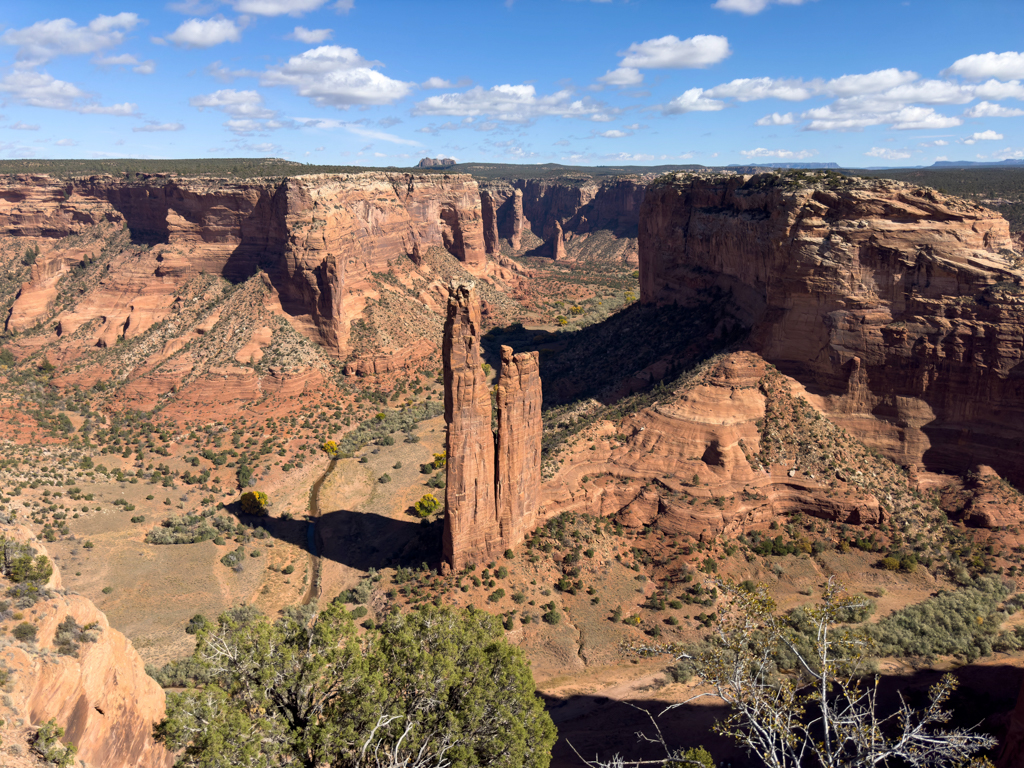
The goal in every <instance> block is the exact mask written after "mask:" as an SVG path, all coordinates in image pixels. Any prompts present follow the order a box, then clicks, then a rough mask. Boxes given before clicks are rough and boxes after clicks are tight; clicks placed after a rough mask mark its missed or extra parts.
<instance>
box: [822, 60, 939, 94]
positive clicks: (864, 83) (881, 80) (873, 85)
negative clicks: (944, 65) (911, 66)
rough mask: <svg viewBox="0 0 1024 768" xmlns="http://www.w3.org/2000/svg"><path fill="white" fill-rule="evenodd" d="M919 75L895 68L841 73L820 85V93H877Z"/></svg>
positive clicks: (911, 80) (910, 80) (915, 78)
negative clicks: (857, 73) (863, 72)
mask: <svg viewBox="0 0 1024 768" xmlns="http://www.w3.org/2000/svg"><path fill="white" fill-rule="evenodd" d="M918 77H919V75H918V74H917V73H916V72H910V71H900V70H898V69H896V68H894V67H893V68H890V69H879V70H876V71H874V72H868V73H866V74H863V75H843V76H842V77H836V78H834V79H832V80H829V81H828V82H826V83H825V84H824V86H822V89H821V91H822V93H827V94H829V95H830V96H863V95H864V94H868V93H879V92H881V91H887V90H889V89H890V88H898V87H899V86H901V85H906V84H907V83H912V82H914V81H915V80H917V79H918Z"/></svg>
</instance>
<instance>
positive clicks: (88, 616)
mask: <svg viewBox="0 0 1024 768" xmlns="http://www.w3.org/2000/svg"><path fill="white" fill-rule="evenodd" d="M2 534H3V535H4V536H6V537H7V539H9V540H10V539H13V540H17V541H29V539H30V534H29V533H28V531H26V530H24V529H17V528H11V527H7V526H4V527H3V530H2ZM31 546H32V547H33V548H34V549H36V550H37V551H38V552H39V553H45V549H44V548H43V547H42V546H40V545H39V544H38V543H36V542H32V543H31ZM0 584H3V585H5V586H10V582H8V581H6V580H4V579H2V578H0ZM46 591H47V594H48V595H49V597H45V598H44V599H41V600H39V601H38V602H36V603H35V604H34V605H32V606H31V607H28V608H24V609H19V608H18V607H17V606H15V607H13V608H12V609H10V610H7V611H6V612H5V613H3V614H0V619H2V620H4V621H5V622H6V623H7V624H9V625H10V626H13V625H15V624H19V623H21V621H22V620H23V621H26V622H28V623H30V624H32V625H34V626H35V628H36V635H35V639H34V640H27V641H22V642H18V641H9V640H8V641H5V645H4V646H3V647H2V648H0V664H2V665H3V666H4V667H5V668H6V669H7V670H8V672H9V681H8V684H7V686H6V687H5V689H4V690H5V695H4V696H3V707H2V708H0V713H2V714H0V716H2V717H3V720H4V724H3V726H2V727H0V735H2V738H3V746H2V747H0V754H2V757H0V764H3V765H5V766H9V767H10V768H21V766H26V767H27V766H35V765H40V764H42V763H40V762H38V760H37V757H36V756H34V755H33V751H32V748H31V743H32V742H33V741H34V736H35V732H36V730H37V728H38V726H40V725H42V724H43V723H46V722H48V721H49V720H51V719H54V720H56V723H57V725H59V726H61V727H62V728H64V730H65V736H64V737H63V739H62V741H63V743H64V744H74V745H75V746H76V747H77V748H78V754H77V758H76V763H75V765H82V766H83V767H84V768H169V766H170V765H171V764H172V763H173V762H174V758H173V755H171V753H169V752H168V751H167V750H165V749H164V748H163V747H162V746H160V745H159V744H156V743H155V742H154V741H153V737H152V730H153V725H154V724H155V723H157V722H158V721H160V720H161V719H162V718H163V716H164V692H163V689H161V688H160V686H159V685H157V683H156V682H155V681H154V680H153V679H151V678H150V677H148V676H147V675H146V673H145V670H144V665H143V662H142V659H141V658H140V657H139V655H138V653H136V651H135V649H134V648H133V647H132V644H131V642H130V641H129V640H128V639H127V638H126V637H125V636H124V635H122V634H121V633H120V632H118V631H117V630H116V629H113V628H112V627H111V626H110V624H109V623H108V622H107V618H106V616H104V615H103V613H102V612H100V611H99V610H98V609H97V608H96V606H95V605H93V603H92V602H91V601H89V600H87V599H86V598H84V597H81V596H79V595H74V594H69V593H67V592H64V590H63V589H62V588H61V582H60V573H59V571H57V570H56V568H55V569H54V575H53V576H52V577H51V579H50V582H49V583H48V584H47V590H46ZM15 613H21V614H22V619H21V620H19V619H18V617H17V616H16V615H15ZM69 626H71V627H74V628H75V629H68V627H69ZM9 628H10V627H8V629H9ZM69 636H71V640H72V643H73V644H72V645H69V644H68V639H69ZM5 637H6V635H5ZM76 646H77V647H76Z"/></svg>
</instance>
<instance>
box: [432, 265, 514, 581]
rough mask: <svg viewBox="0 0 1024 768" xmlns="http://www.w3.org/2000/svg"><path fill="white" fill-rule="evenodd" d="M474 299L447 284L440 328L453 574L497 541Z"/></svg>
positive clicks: (447, 537) (464, 288)
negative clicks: (445, 314) (445, 316)
mask: <svg viewBox="0 0 1024 768" xmlns="http://www.w3.org/2000/svg"><path fill="white" fill-rule="evenodd" d="M480 335H481V331H480V300H479V298H478V297H477V295H476V292H475V291H473V289H472V286H468V285H459V284H456V285H453V286H452V288H451V295H450V297H449V299H448V319H447V320H446V322H445V326H444V346H443V352H442V354H443V358H444V420H445V422H446V423H447V424H448V437H447V442H446V444H445V448H446V450H447V452H448V464H447V470H446V485H445V508H446V512H445V518H444V541H443V545H442V546H443V557H444V560H445V562H447V563H449V564H450V565H451V566H452V567H453V568H454V569H455V570H459V569H461V568H462V566H463V565H465V564H466V563H467V562H475V560H476V557H475V556H476V555H477V553H480V552H489V551H490V550H491V549H492V548H493V546H494V542H495V541H497V540H498V539H499V538H500V531H499V528H498V520H497V515H496V512H495V503H494V437H493V435H492V433H491V394H490V391H489V388H488V386H487V379H486V377H485V376H484V371H483V359H482V358H481V357H480Z"/></svg>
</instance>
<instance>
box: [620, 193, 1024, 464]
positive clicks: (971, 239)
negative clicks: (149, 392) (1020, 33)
mask: <svg viewBox="0 0 1024 768" xmlns="http://www.w3.org/2000/svg"><path fill="white" fill-rule="evenodd" d="M639 243H640V280H641V300H642V301H644V302H657V303H672V302H687V301H690V300H693V299H695V298H697V297H699V296H700V295H701V294H702V293H704V292H706V291H708V290H709V289H711V288H719V289H723V290H724V291H725V292H727V293H728V294H730V296H731V313H732V316H733V317H734V318H735V319H736V320H737V321H738V322H740V323H742V324H743V325H746V326H749V327H751V328H752V334H751V345H752V347H753V349H754V350H756V351H757V352H758V353H760V354H761V355H762V356H763V357H764V359H766V360H768V361H769V362H771V363H774V364H775V365H776V366H778V367H779V369H780V370H781V371H783V372H784V373H786V374H788V375H790V376H792V377H793V378H795V379H796V380H797V381H799V382H800V383H801V384H803V386H804V387H805V388H806V393H805V395H806V396H807V397H808V399H810V400H811V401H812V402H813V403H814V404H815V405H816V406H817V407H819V408H820V409H821V410H822V411H824V412H825V413H826V414H827V415H828V416H829V417H830V418H831V419H832V420H833V421H835V422H837V423H838V424H841V425H842V426H844V427H846V428H847V429H849V430H850V431H851V432H852V433H853V434H855V435H856V436H857V437H858V438H859V439H861V440H862V441H864V442H865V443H867V444H868V445H871V446H873V447H875V448H878V449H880V450H882V451H883V452H885V453H886V454H887V455H888V456H889V457H890V458H892V459H894V460H895V461H897V462H899V463H901V464H903V465H905V466H908V467H910V468H911V469H912V470H918V469H926V470H931V471H953V472H956V473H962V472H964V471H966V470H968V469H971V468H972V467H973V466H975V465H978V464H984V465H989V466H991V467H993V468H995V469H996V470H997V471H998V472H1000V473H1001V474H1003V475H1004V476H1009V477H1011V478H1014V479H1016V480H1017V481H1021V480H1024V474H1022V472H1024V469H1022V468H1024V427H1022V426H1021V425H1024V366H1022V365H1021V363H1022V360H1024V297H1022V296H1021V295H1020V294H1021V293H1022V289H1021V282H1022V275H1021V274H1019V273H1018V272H1015V271H1013V270H1011V269H1010V267H1009V265H1008V260H1007V259H1006V258H1004V257H1005V255H1007V254H1008V253H1009V251H1010V249H1011V248H1012V247H1013V244H1012V242H1011V240H1010V237H1009V230H1008V225H1007V223H1006V221H1005V220H1004V219H1003V218H1002V217H1001V216H999V215H998V214H996V213H993V212H992V211H989V210H987V209H985V208H982V207H980V206H978V205H975V204H972V203H969V202H965V201H963V200H960V199H957V198H953V197H950V196H947V195H943V194H940V193H938V192H935V191H934V190H931V189H923V188H916V187H913V186H911V185H908V184H904V183H899V182H892V181H883V180H878V181H875V180H871V181H868V180H837V179H834V178H833V179H832V180H831V181H830V182H828V183H826V182H819V183H818V184H817V185H816V186H799V187H797V186H793V187H790V186H788V185H787V184H786V181H785V179H784V178H781V179H780V177H778V176H774V175H771V174H761V175H757V176H753V177H749V176H738V175H724V174H718V175H710V174H708V175H699V176H698V175H683V174H678V175H676V176H674V177H671V176H670V177H664V178H663V179H662V180H661V181H660V182H658V183H655V184H653V185H652V186H651V187H650V188H649V189H648V191H647V195H646V197H645V199H644V203H643V209H642V213H641V223H640V232H639Z"/></svg>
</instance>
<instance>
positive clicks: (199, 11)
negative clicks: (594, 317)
mask: <svg viewBox="0 0 1024 768" xmlns="http://www.w3.org/2000/svg"><path fill="white" fill-rule="evenodd" d="M1022 33H1024V2H1021V0H974V1H973V2H960V1H955V2H954V1H953V0H629V1H628V2H626V1H625V0H415V1H414V0H223V1H218V0H179V1H177V2H170V3H167V4H166V5H162V4H159V3H152V2H151V3H141V2H130V1H128V0H125V1H120V2H109V1H107V0H101V1H99V2H96V1H92V2H89V3H82V2H74V3H73V2H46V1H45V0H44V1H42V2H35V3H31V2H6V3H4V4H3V8H2V10H0V114H2V117H0V157H2V158H24V157H41V158H74V157H80V158H97V157H98V158H102V157H140V158H141V157H148V158H174V157H240V156H245V157H256V156H274V157H284V158H287V159H291V160H297V161H301V162H309V163H319V164H345V165H378V166H381V165H383V166H387V165H395V166H409V165H412V164H414V163H415V162H416V161H418V160H419V159H420V158H421V157H425V156H430V157H438V156H446V157H454V158H457V159H458V160H460V161H462V162H474V161H475V162H487V161H494V162H524V163H544V162H557V163H564V164H581V165H615V164H620V163H629V164H641V165H646V164H651V165H656V164H662V163H685V162H692V163H701V164H705V165H725V164H729V163H746V162H771V161H778V160H783V161H791V162H800V161H803V162H816V161H821V162H836V163H839V164H841V165H845V166H849V167H863V166H877V165H884V166H903V165H929V164H931V163H933V162H934V161H936V160H938V159H957V160H1001V159H1007V158H1022V157H1024V52H1022V51H1024V35H1022Z"/></svg>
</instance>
